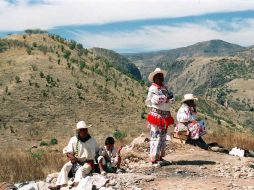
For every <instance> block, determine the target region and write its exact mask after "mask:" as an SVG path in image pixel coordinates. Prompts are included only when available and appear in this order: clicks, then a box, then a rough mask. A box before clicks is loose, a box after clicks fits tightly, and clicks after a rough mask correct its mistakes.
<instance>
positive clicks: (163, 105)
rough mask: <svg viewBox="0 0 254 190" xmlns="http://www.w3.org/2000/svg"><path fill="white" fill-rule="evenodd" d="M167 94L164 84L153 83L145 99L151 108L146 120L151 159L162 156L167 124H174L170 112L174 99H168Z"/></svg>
mask: <svg viewBox="0 0 254 190" xmlns="http://www.w3.org/2000/svg"><path fill="white" fill-rule="evenodd" d="M168 94H169V91H168V88H167V87H166V86H164V85H163V86H158V85H157V84H155V83H153V84H152V86H151V87H150V88H149V91H148V95H147V99H146V101H145V103H146V105H147V106H148V107H150V109H151V110H150V113H149V114H148V117H147V121H148V127H149V128H150V157H151V160H152V161H155V160H157V159H159V158H160V157H163V156H164V154H165V147H166V142H165V141H166V135H167V129H168V127H169V125H172V124H174V119H173V118H172V116H171V114H170V104H171V103H172V102H173V101H174V100H173V99H169V98H168V96H167V95H168Z"/></svg>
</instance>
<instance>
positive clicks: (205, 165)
mask: <svg viewBox="0 0 254 190" xmlns="http://www.w3.org/2000/svg"><path fill="white" fill-rule="evenodd" d="M146 151H147V142H144V137H139V138H137V139H135V140H134V141H133V143H131V144H130V146H127V147H124V149H123V152H122V157H123V158H124V161H123V164H122V167H123V169H125V171H126V172H125V173H119V174H107V175H106V176H102V175H100V174H94V175H93V176H90V177H89V178H86V179H84V180H83V181H82V182H81V183H80V186H79V187H78V188H77V189H104V190H105V189H130V190H141V189H148V190H156V189H162V190H163V189H165V190H166V189H172V190H173V189H174V190H177V189H179V190H184V189H186V190H187V189H188V190H191V189H213V190H215V189H218V190H219V189H232V190H233V189H235V190H238V189H239V190H240V189H243V190H244V189H246V190H249V189H254V158H251V157H242V158H239V157H235V156H231V155H228V154H224V153H218V152H212V151H205V150H201V149H199V148H197V147H193V146H190V145H185V144H179V143H175V142H170V143H168V145H167V156H166V157H165V159H166V160H168V161H171V164H170V165H167V166H162V167H159V166H156V167H154V166H151V164H150V163H149V162H148V158H147V152H146ZM56 177H57V173H55V174H50V175H49V176H48V177H47V179H46V181H45V182H42V181H41V182H29V183H28V184H16V186H17V187H19V189H22V190H28V189H29V190H37V189H38V190H44V189H47V187H48V186H49V185H50V184H54V182H55V181H56ZM70 183H71V181H70ZM62 189H69V187H65V188H62Z"/></svg>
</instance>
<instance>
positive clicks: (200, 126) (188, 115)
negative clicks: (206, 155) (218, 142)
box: [175, 94, 209, 150]
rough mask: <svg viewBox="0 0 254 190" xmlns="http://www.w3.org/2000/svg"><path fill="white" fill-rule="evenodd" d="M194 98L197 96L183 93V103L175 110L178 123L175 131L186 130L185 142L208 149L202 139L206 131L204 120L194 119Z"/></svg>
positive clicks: (195, 116) (195, 114)
mask: <svg viewBox="0 0 254 190" xmlns="http://www.w3.org/2000/svg"><path fill="white" fill-rule="evenodd" d="M194 100H197V98H196V97H194V96H193V94H185V95H184V99H183V100H182V103H183V104H182V106H181V107H180V109H179V110H178V112H177V121H178V123H177V125H176V127H175V132H176V133H179V132H183V131H186V135H188V136H189V138H188V139H187V141H186V143H188V144H192V145H195V146H199V147H200V148H203V149H206V150H208V149H209V145H207V144H206V143H205V141H204V140H203V139H202V136H203V135H204V134H205V133H206V131H205V122H204V121H203V120H202V121H197V120H196V118H197V112H196V104H195V102H194Z"/></svg>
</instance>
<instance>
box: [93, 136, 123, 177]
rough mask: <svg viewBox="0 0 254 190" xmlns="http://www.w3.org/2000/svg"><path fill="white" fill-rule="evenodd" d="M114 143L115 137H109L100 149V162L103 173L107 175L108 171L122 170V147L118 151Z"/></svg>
mask: <svg viewBox="0 0 254 190" xmlns="http://www.w3.org/2000/svg"><path fill="white" fill-rule="evenodd" d="M114 144H115V140H114V138H113V137H107V138H106V140H105V146H104V147H102V148H101V149H100V151H99V158H98V163H99V168H100V172H101V174H102V175H105V174H106V172H121V169H120V165H121V157H120V149H119V150H118V151H117V150H116V148H115V147H114Z"/></svg>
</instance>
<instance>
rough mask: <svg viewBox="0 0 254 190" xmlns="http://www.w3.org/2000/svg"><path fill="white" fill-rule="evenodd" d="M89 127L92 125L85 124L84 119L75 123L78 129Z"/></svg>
mask: <svg viewBox="0 0 254 190" xmlns="http://www.w3.org/2000/svg"><path fill="white" fill-rule="evenodd" d="M89 127H92V125H87V124H86V122H84V121H79V122H78V123H77V128H76V129H77V130H79V129H87V128H89Z"/></svg>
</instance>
